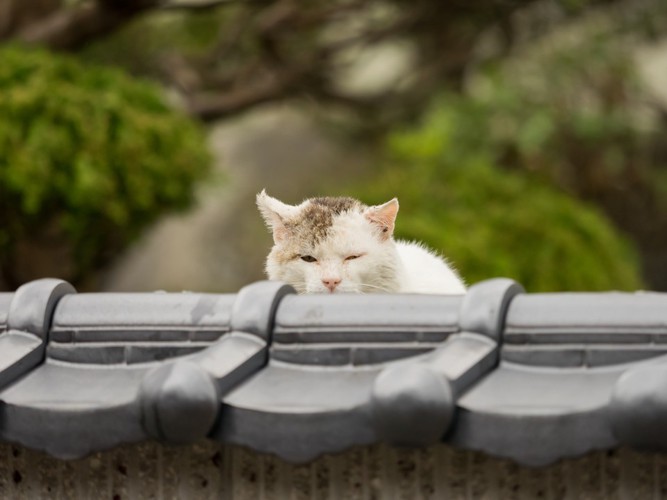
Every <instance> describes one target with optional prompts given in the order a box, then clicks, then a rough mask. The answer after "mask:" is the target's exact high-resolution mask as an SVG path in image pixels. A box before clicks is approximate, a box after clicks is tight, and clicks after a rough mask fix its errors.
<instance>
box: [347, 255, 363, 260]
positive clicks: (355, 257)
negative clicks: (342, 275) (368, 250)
mask: <svg viewBox="0 0 667 500" xmlns="http://www.w3.org/2000/svg"><path fill="white" fill-rule="evenodd" d="M359 257H361V255H348V256H347V257H345V260H354V259H358V258H359Z"/></svg>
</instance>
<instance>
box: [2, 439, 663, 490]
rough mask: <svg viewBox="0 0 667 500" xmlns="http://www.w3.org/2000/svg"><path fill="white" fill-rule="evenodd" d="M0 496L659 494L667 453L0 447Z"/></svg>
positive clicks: (203, 446) (439, 448)
mask: <svg viewBox="0 0 667 500" xmlns="http://www.w3.org/2000/svg"><path fill="white" fill-rule="evenodd" d="M0 498H2V499H12V498H30V499H33V498H44V499H58V498H63V499H64V498H66V499H70V498H74V499H92V498H96V499H97V498H100V499H104V498H108V499H112V500H122V499H135V498H136V499H163V498H164V499H167V498H169V499H171V498H183V499H194V498H196V499H200V498H210V499H214V498H216V499H217V498H233V499H263V498H280V499H283V498H285V499H294V500H296V499H331V500H334V499H335V500H338V499H366V498H369V499H374V498H378V499H379V498H382V499H413V498H423V499H436V498H447V499H473V498H474V499H477V498H482V499H502V500H506V499H508V500H509V499H538V498H544V499H553V500H556V499H561V498H565V499H579V498H587V499H598V498H599V499H658V498H666V499H667V454H650V453H639V452H635V451H631V450H627V449H620V450H615V451H609V452H598V453H592V454H589V455H587V456H584V457H581V458H576V459H569V460H563V461H561V462H558V463H556V464H553V465H551V466H548V467H544V468H536V469H533V468H526V467H521V466H518V465H516V464H514V463H513V462H511V461H508V460H504V459H497V458H493V457H489V456H487V455H484V454H482V453H477V452H471V451H462V450H456V449H453V448H451V447H447V446H444V445H442V446H436V447H432V448H427V449H422V450H407V449H397V448H391V447H388V446H383V445H377V446H370V447H363V448H356V449H353V450H350V451H348V452H345V453H343V454H339V455H331V456H324V457H321V458H319V459H317V460H315V461H314V462H311V463H309V464H307V465H292V464H289V463H286V462H284V461H282V460H279V459H277V458H275V457H272V456H268V455H260V454H257V453H254V452H252V451H248V450H246V449H243V448H239V447H233V446H226V445H219V444H216V443H212V442H202V443H200V444H197V445H194V446H189V447H166V446H163V445H159V444H153V443H144V444H138V445H131V446H125V447H122V448H117V449H115V450H111V451H107V452H103V453H96V454H94V455H91V456H89V457H87V458H85V459H81V460H74V461H63V460H58V459H55V458H51V457H50V456H48V455H45V454H43V453H41V452H36V451H32V450H28V449H26V448H23V447H20V446H13V445H8V444H2V445H0Z"/></svg>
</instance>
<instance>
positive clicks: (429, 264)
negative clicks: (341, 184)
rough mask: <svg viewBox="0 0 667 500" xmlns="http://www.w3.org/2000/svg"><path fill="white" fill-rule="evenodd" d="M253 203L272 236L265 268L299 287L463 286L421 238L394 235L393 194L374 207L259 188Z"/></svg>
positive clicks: (448, 289)
mask: <svg viewBox="0 0 667 500" xmlns="http://www.w3.org/2000/svg"><path fill="white" fill-rule="evenodd" d="M257 206H258V207H259V211H260V212H261V214H262V216H263V217H264V220H265V221H266V224H267V225H268V226H269V228H270V229H271V230H272V232H273V241H274V243H275V244H274V246H273V248H272V249H271V252H270V253H269V256H268V257H267V259H266V273H267V275H268V277H269V279H272V280H281V281H285V282H287V283H289V284H290V285H292V286H293V287H294V288H295V289H296V290H297V292H299V293H328V292H331V293H340V292H356V293H372V292H402V293H441V294H463V293H465V292H466V287H465V285H464V284H463V281H462V280H461V278H460V276H459V275H458V274H457V272H456V271H455V270H454V269H452V268H451V267H450V266H449V265H447V263H446V262H445V261H444V260H443V259H442V258H440V257H438V256H436V255H435V254H433V253H431V252H430V251H428V250H427V249H426V248H424V247H423V246H422V245H420V244H419V243H408V242H403V241H394V239H393V237H392V235H393V232H394V222H395V220H396V214H397V213H398V200H397V199H396V198H394V199H393V200H391V201H389V202H387V203H385V204H383V205H378V206H371V207H369V206H366V205H364V204H362V203H361V202H359V201H357V200H355V199H353V198H310V199H308V200H305V201H304V202H303V203H301V204H300V205H296V206H293V205H286V204H285V203H282V202H281V201H279V200H277V199H275V198H272V197H270V196H269V195H267V194H266V191H262V192H261V193H259V194H258V195H257Z"/></svg>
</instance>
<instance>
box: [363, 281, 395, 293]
mask: <svg viewBox="0 0 667 500" xmlns="http://www.w3.org/2000/svg"><path fill="white" fill-rule="evenodd" d="M360 288H361V289H364V288H375V289H376V290H379V291H381V292H391V289H390V288H388V287H386V286H378V285H372V284H370V283H361V284H360Z"/></svg>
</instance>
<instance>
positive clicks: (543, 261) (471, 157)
mask: <svg viewBox="0 0 667 500" xmlns="http://www.w3.org/2000/svg"><path fill="white" fill-rule="evenodd" d="M475 106H477V104H475V103H474V102H472V101H470V100H465V99H461V98H451V99H449V100H445V101H444V102H442V103H441V104H440V105H438V106H436V107H435V108H434V110H433V112H432V113H431V114H430V115H429V117H428V119H427V120H426V121H425V123H424V124H423V125H422V126H421V127H418V128H416V129H413V130H409V131H404V132H401V133H396V134H394V135H393V136H391V137H390V139H389V141H388V147H387V149H388V153H389V154H388V157H389V160H390V162H391V166H390V167H387V168H386V169H385V171H384V172H382V173H381V174H380V175H378V177H377V179H379V180H377V179H376V180H375V181H374V182H372V183H370V185H368V186H365V188H364V190H363V193H364V195H363V196H364V197H365V199H368V198H369V196H370V200H368V201H371V202H381V201H386V200H387V199H389V198H391V197H393V196H398V198H399V200H400V201H401V207H402V208H401V212H400V214H399V217H398V222H397V230H396V235H397V237H398V238H403V239H415V240H419V241H423V242H425V243H426V244H428V245H430V246H432V247H433V248H435V249H437V250H439V251H441V252H442V253H443V254H445V255H446V256H447V257H448V258H449V259H450V260H451V261H452V263H453V264H454V265H455V266H456V267H457V268H458V269H459V270H460V271H461V273H462V275H463V276H464V277H465V279H466V280H467V281H468V282H470V283H474V282H476V281H479V280H483V279H487V278H490V277H495V276H506V277H510V278H513V279H515V280H517V281H519V282H520V283H522V284H523V285H524V286H525V287H526V288H527V290H529V291H533V292H537V291H560V290H607V289H616V290H630V289H636V288H638V287H641V281H640V279H639V277H638V271H637V261H636V258H635V255H634V252H633V251H632V249H631V247H630V245H629V244H628V243H627V242H625V241H624V240H623V239H622V238H621V237H620V236H619V235H618V234H617V233H616V232H615V231H614V229H613V228H612V227H611V225H610V224H609V223H608V222H607V220H606V219H605V218H604V217H603V216H601V215H600V214H599V213H598V212H596V211H595V210H594V209H592V208H591V207H589V206H587V205H585V204H583V203H581V202H578V201H575V200H574V199H572V198H570V197H569V196H567V195H565V194H564V193H561V192H559V191H557V190H556V189H554V188H553V187H550V186H549V185H548V184H546V183H545V182H543V181H542V180H540V179H537V178H536V177H535V176H531V175H529V174H526V173H524V172H512V171H507V170H503V169H500V168H498V167H496V166H495V165H496V161H497V158H496V156H497V149H496V148H495V147H494V144H493V142H492V141H491V142H490V141H489V140H488V137H486V136H485V135H484V133H485V128H484V127H483V124H482V122H483V121H484V120H483V119H484V118H485V115H484V114H483V113H479V112H477V113H476V112H474V111H475V110H474V109H471V107H472V108H474V107H475ZM477 111H479V110H477ZM535 120H536V123H537V124H536V125H535V128H536V129H537V131H532V132H531V133H535V134H540V133H542V132H540V130H539V129H540V125H539V118H535Z"/></svg>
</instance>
